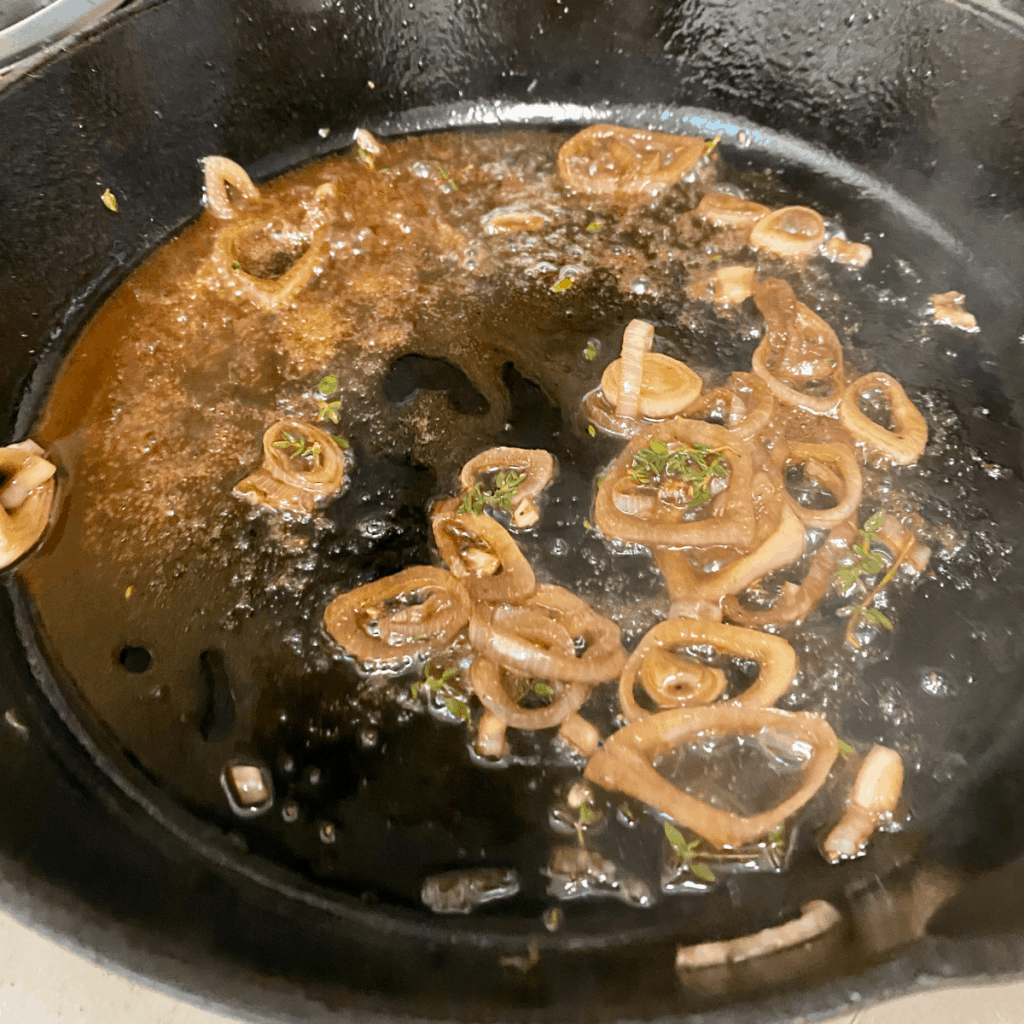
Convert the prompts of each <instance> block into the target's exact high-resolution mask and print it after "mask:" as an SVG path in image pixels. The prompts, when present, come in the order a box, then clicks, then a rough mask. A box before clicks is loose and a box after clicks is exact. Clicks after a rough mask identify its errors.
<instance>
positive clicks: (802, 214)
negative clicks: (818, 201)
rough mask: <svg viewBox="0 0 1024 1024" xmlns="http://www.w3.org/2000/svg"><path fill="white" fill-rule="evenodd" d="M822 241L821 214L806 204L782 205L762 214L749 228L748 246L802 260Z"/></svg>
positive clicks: (823, 239)
mask: <svg viewBox="0 0 1024 1024" xmlns="http://www.w3.org/2000/svg"><path fill="white" fill-rule="evenodd" d="M823 241H825V222H824V221H823V220H822V219H821V214H819V213H815V211H814V210H812V209H810V208H809V207H807V206H783V207H782V209H781V210H775V211H774V212H773V213H769V214H768V215H767V216H765V217H762V218H761V219H760V220H759V221H758V222H757V223H756V224H755V225H754V226H753V228H752V229H751V231H750V245H751V247H752V248H754V249H761V250H763V251H765V252H770V253H773V254H774V255H776V256H784V257H785V258H786V259H803V258H804V257H806V256H810V255H811V254H812V253H815V252H817V251H818V250H819V249H820V248H821V243H822V242H823Z"/></svg>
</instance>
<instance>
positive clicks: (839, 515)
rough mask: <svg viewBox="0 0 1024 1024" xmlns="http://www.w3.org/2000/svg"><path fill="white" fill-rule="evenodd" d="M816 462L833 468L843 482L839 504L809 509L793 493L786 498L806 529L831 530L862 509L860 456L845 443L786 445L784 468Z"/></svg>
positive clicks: (792, 442) (862, 483)
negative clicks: (808, 527) (793, 496)
mask: <svg viewBox="0 0 1024 1024" xmlns="http://www.w3.org/2000/svg"><path fill="white" fill-rule="evenodd" d="M812 460H814V461H817V462H822V463H824V464H825V465H826V466H831V467H832V468H833V469H834V470H835V471H836V473H837V474H838V476H839V479H840V480H841V481H842V493H841V494H835V495H834V497H835V499H836V503H835V505H834V506H833V507H832V508H825V509H813V508H805V507H804V506H803V505H801V504H800V503H799V502H798V501H796V500H794V499H793V498H792V497H791V496H790V495H789V494H787V495H786V497H787V498H788V501H789V506H790V508H792V509H793V511H794V512H795V513H796V514H797V516H798V517H799V519H800V521H801V522H802V523H803V524H804V525H805V526H811V527H814V528H815V529H822V530H827V529H831V528H832V527H833V526H837V525H838V524H839V523H842V522H844V521H845V520H847V519H849V518H850V516H852V515H853V513H854V512H856V511H857V509H858V508H860V499H861V493H862V491H863V487H864V480H863V477H862V476H861V471H860V465H859V464H858V463H857V457H856V456H855V455H854V454H853V450H852V449H851V448H850V446H849V445H848V444H843V443H842V442H841V441H836V442H830V443H828V444H811V443H810V442H803V441H787V442H786V445H785V452H784V457H783V465H784V466H793V465H797V464H799V463H802V462H810V461H812Z"/></svg>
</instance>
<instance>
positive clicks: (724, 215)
mask: <svg viewBox="0 0 1024 1024" xmlns="http://www.w3.org/2000/svg"><path fill="white" fill-rule="evenodd" d="M693 212H694V216H696V217H699V218H700V219H701V220H703V221H707V223H708V224H710V225H712V226H713V227H716V228H740V229H742V228H752V227H753V226H754V225H755V224H756V223H757V222H758V221H759V220H761V219H762V218H764V217H766V216H767V215H768V214H769V213H771V210H770V209H769V208H768V207H767V206H764V205H762V204H761V203H755V202H752V201H751V200H749V199H740V198H739V197H738V196H731V195H729V194H728V193H727V192H710V193H708V194H707V195H706V196H703V197H702V198H701V201H700V202H699V203H698V204H697V209H696V210H694V211H693Z"/></svg>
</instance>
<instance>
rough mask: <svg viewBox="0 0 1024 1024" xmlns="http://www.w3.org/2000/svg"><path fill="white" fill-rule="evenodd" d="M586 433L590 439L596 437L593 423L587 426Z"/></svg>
mask: <svg viewBox="0 0 1024 1024" xmlns="http://www.w3.org/2000/svg"><path fill="white" fill-rule="evenodd" d="M587 433H588V434H589V435H590V436H591V437H597V431H596V430H595V429H594V424H593V423H591V424H588V426H587Z"/></svg>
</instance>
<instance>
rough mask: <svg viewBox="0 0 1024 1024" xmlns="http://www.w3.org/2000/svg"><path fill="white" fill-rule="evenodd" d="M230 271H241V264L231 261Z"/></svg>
mask: <svg viewBox="0 0 1024 1024" xmlns="http://www.w3.org/2000/svg"><path fill="white" fill-rule="evenodd" d="M231 269H232V270H241V269H242V264H241V263H239V262H238V260H232V261H231Z"/></svg>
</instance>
